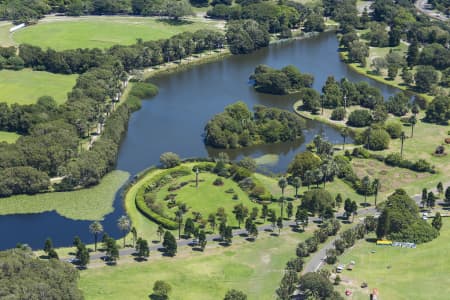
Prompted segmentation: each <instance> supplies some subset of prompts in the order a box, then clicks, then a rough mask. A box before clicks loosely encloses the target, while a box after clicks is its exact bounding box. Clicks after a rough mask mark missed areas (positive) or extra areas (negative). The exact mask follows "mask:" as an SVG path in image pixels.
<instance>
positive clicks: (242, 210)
mask: <svg viewBox="0 0 450 300" xmlns="http://www.w3.org/2000/svg"><path fill="white" fill-rule="evenodd" d="M233 212H234V216H235V217H236V220H237V221H238V227H239V228H240V227H241V222H243V221H244V220H245V218H246V217H247V216H248V208H247V207H245V206H244V204H242V203H240V204H238V205H235V206H234V210H233Z"/></svg>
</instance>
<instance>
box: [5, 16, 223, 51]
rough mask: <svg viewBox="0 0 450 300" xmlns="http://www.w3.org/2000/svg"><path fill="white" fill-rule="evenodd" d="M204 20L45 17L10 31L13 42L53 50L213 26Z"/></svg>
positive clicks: (106, 44)
mask: <svg viewBox="0 0 450 300" xmlns="http://www.w3.org/2000/svg"><path fill="white" fill-rule="evenodd" d="M214 26H215V25H214V24H211V22H206V21H202V20H201V21H196V20H194V21H180V22H178V23H174V22H170V21H168V20H167V19H161V20H159V19H155V18H143V17H117V16H114V17H112V16H109V17H93V16H89V17H79V18H69V17H64V18H56V17H54V18H45V19H44V20H43V21H41V22H40V23H39V24H37V25H34V26H30V27H26V28H24V29H21V30H19V31H17V32H16V33H14V34H13V39H14V41H15V42H16V43H18V44H21V43H28V44H32V45H36V46H40V47H42V48H44V49H45V48H53V49H55V50H65V49H76V48H101V49H104V48H109V47H111V46H113V45H117V44H121V45H131V44H133V43H135V42H136V39H138V38H141V39H143V40H144V41H148V40H158V39H164V38H168V37H171V36H173V35H175V34H178V33H181V32H185V31H195V30H198V29H202V28H209V29H211V28H214Z"/></svg>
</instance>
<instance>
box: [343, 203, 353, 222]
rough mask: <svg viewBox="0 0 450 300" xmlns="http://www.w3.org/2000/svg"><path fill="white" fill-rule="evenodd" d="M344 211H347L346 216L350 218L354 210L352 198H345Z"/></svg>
mask: <svg viewBox="0 0 450 300" xmlns="http://www.w3.org/2000/svg"><path fill="white" fill-rule="evenodd" d="M344 211H345V217H346V218H347V220H348V218H349V217H350V215H351V214H352V212H353V208H352V200H350V198H347V199H345V201H344Z"/></svg>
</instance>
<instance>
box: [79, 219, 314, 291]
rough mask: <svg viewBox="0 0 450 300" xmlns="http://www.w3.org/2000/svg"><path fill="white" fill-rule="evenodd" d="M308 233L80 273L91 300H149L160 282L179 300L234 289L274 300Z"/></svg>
mask: <svg viewBox="0 0 450 300" xmlns="http://www.w3.org/2000/svg"><path fill="white" fill-rule="evenodd" d="M311 228H312V227H311ZM309 234H310V233H309V232H306V233H301V234H299V233H295V232H291V231H289V232H288V231H285V232H282V234H281V235H280V236H279V237H274V236H270V234H269V233H266V232H265V233H260V236H259V237H258V239H257V240H256V241H255V242H247V241H245V240H243V239H242V238H234V240H235V241H234V242H233V243H234V244H233V245H232V246H230V247H222V246H218V245H217V243H212V242H211V243H209V244H208V246H207V248H206V250H205V252H204V253H202V252H198V251H192V250H191V249H190V248H188V247H183V248H182V249H179V250H181V252H180V253H179V254H177V256H176V257H174V258H167V257H161V255H160V254H158V253H151V254H150V259H149V261H148V262H143V263H123V264H122V260H121V261H119V265H118V266H116V267H101V268H89V269H88V270H86V271H83V272H81V279H80V282H79V286H80V288H81V289H82V290H83V292H84V295H85V296H86V298H87V299H129V300H132V299H148V297H149V295H150V294H151V293H152V287H153V283H154V282H155V281H156V280H164V281H166V282H168V283H169V284H170V285H171V286H172V293H171V294H170V299H174V300H176V299H183V300H184V299H198V300H203V299H205V300H206V299H223V296H224V295H225V293H226V291H227V290H228V289H231V288H234V289H238V290H242V291H243V292H245V293H246V294H247V295H248V299H258V300H259V299H274V297H275V290H276V288H277V287H278V285H279V282H280V280H281V277H282V276H283V270H284V267H285V264H286V262H287V261H288V260H289V259H290V258H293V257H295V247H296V245H297V243H298V242H300V241H301V240H304V239H305V238H306V237H307V236H309ZM210 247H212V248H210ZM121 264H122V265H121Z"/></svg>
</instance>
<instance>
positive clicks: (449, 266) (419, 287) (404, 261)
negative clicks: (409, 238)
mask: <svg viewBox="0 0 450 300" xmlns="http://www.w3.org/2000/svg"><path fill="white" fill-rule="evenodd" d="M449 239H450V222H448V221H447V220H444V224H443V227H442V229H441V235H440V236H439V237H438V238H437V239H435V240H433V241H432V242H429V243H426V244H422V245H418V246H417V248H416V249H409V248H400V247H390V246H376V245H375V244H374V243H371V242H367V241H364V240H363V241H360V242H358V243H357V244H356V245H355V246H354V247H353V248H351V249H350V250H347V252H346V253H344V254H343V255H342V256H341V257H339V261H340V262H342V263H344V264H345V263H349V262H350V261H352V260H353V261H355V262H356V265H355V267H354V269H353V271H344V272H343V273H342V274H341V275H340V277H341V279H342V283H341V285H340V287H338V290H340V291H341V292H342V293H343V292H344V291H345V289H346V288H348V289H350V290H352V291H353V296H352V297H346V299H354V300H359V299H369V296H368V293H369V290H370V291H371V290H372V289H373V288H378V290H379V298H380V299H398V300H401V299H417V300H420V299H424V300H425V299H448V295H449V293H450V278H449V277H448V276H447V274H449V272H450V257H449V255H448V253H450V243H449V242H448V241H449ZM372 251H375V253H372ZM363 281H366V282H367V283H368V285H369V287H368V288H366V289H362V288H360V285H361V283H362V282H363Z"/></svg>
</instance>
